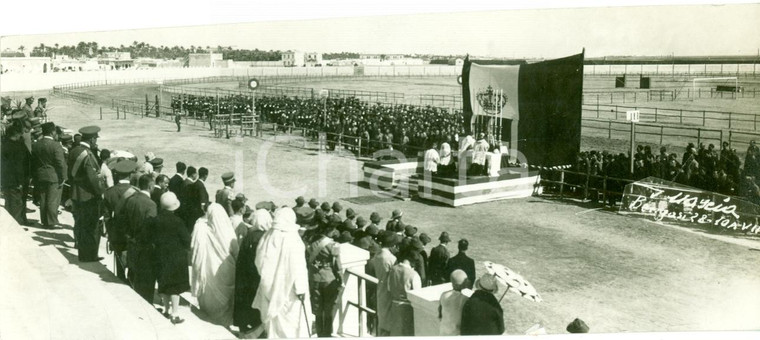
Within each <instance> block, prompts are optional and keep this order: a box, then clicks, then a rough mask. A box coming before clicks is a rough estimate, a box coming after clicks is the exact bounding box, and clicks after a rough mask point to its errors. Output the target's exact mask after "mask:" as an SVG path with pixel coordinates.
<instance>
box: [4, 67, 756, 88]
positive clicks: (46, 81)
mask: <svg viewBox="0 0 760 340" xmlns="http://www.w3.org/2000/svg"><path fill="white" fill-rule="evenodd" d="M759 72H760V64H688V65H683V64H681V65H585V66H584V74H585V75H587V76H605V75H623V74H628V75H635V74H647V75H660V76H668V75H671V76H673V75H681V76H719V75H723V76H731V75H736V76H746V77H755V76H757V75H760V74H759ZM460 73H461V67H460V66H450V65H419V66H360V67H353V66H327V67H247V68H187V67H185V68H157V69H148V70H130V69H128V70H118V71H82V72H54V73H23V74H22V73H5V74H3V75H0V92H16V91H40V90H50V89H52V88H53V87H54V86H59V85H64V84H73V83H87V82H110V81H114V83H118V82H120V81H126V80H131V81H135V80H153V81H160V80H170V79H188V78H204V77H220V76H228V77H255V76H282V77H288V76H309V77H320V76H368V77H373V76H381V77H388V76H390V77H394V76H395V77H426V76H430V77H435V76H452V77H453V76H457V75H459V74H460Z"/></svg>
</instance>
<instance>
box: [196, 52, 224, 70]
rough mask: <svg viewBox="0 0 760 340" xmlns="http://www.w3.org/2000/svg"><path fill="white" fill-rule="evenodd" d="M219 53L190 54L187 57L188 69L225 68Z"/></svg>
mask: <svg viewBox="0 0 760 340" xmlns="http://www.w3.org/2000/svg"><path fill="white" fill-rule="evenodd" d="M223 59H224V58H223V55H222V54H221V53H190V54H189V55H188V63H187V64H188V66H189V67H227V64H228V63H227V62H226V61H225V60H223Z"/></svg>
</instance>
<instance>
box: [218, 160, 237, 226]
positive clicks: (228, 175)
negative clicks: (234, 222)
mask: <svg viewBox="0 0 760 340" xmlns="http://www.w3.org/2000/svg"><path fill="white" fill-rule="evenodd" d="M222 182H224V188H222V189H219V190H217V191H216V203H219V204H220V205H221V206H223V207H224V210H226V211H227V215H229V216H230V217H232V215H233V214H234V213H235V212H234V211H233V210H232V201H233V200H234V199H235V192H234V191H233V190H232V188H234V187H235V173H234V172H231V171H230V172H225V173H223V174H222Z"/></svg>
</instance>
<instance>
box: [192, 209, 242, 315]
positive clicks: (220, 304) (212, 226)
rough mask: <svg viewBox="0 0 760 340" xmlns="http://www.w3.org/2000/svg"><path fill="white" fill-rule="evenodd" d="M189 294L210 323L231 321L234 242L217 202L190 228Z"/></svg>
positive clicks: (233, 288)
mask: <svg viewBox="0 0 760 340" xmlns="http://www.w3.org/2000/svg"><path fill="white" fill-rule="evenodd" d="M192 249H193V259H192V261H193V276H192V282H191V283H192V284H191V288H192V293H193V296H195V297H197V298H198V305H199V307H200V309H201V310H202V311H203V312H204V313H206V315H207V316H208V317H209V318H211V319H212V320H213V321H214V322H216V323H218V324H221V325H224V326H225V327H226V326H229V325H230V324H231V323H232V302H233V301H232V299H233V295H234V293H235V259H236V258H237V255H238V243H237V239H236V237H235V229H233V228H232V222H230V218H229V216H227V211H225V210H224V208H223V207H222V206H221V205H219V204H218V203H212V204H211V205H210V206H209V207H208V211H207V212H206V217H205V218H199V219H198V221H197V222H196V223H195V227H194V228H193V236H192Z"/></svg>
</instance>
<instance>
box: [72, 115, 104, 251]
mask: <svg viewBox="0 0 760 340" xmlns="http://www.w3.org/2000/svg"><path fill="white" fill-rule="evenodd" d="M99 131H100V128H99V127H97V126H88V127H83V128H82V129H80V130H79V132H80V133H81V134H82V139H83V141H82V142H80V143H79V145H77V146H76V147H74V149H72V150H71V152H70V154H69V160H68V167H69V178H70V179H71V200H72V201H73V202H74V234H75V239H76V243H77V249H78V255H79V261H81V262H94V261H98V260H99V258H98V247H99V245H100V228H98V220H99V218H100V197H101V195H102V194H103V188H102V187H101V181H100V178H99V176H100V165H99V162H98V159H97V157H95V155H94V154H93V152H92V151H91V150H90V148H91V146H90V145H89V144H88V143H87V142H85V141H86V140H90V138H93V137H95V138H96V137H97V136H98V132H99Z"/></svg>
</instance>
